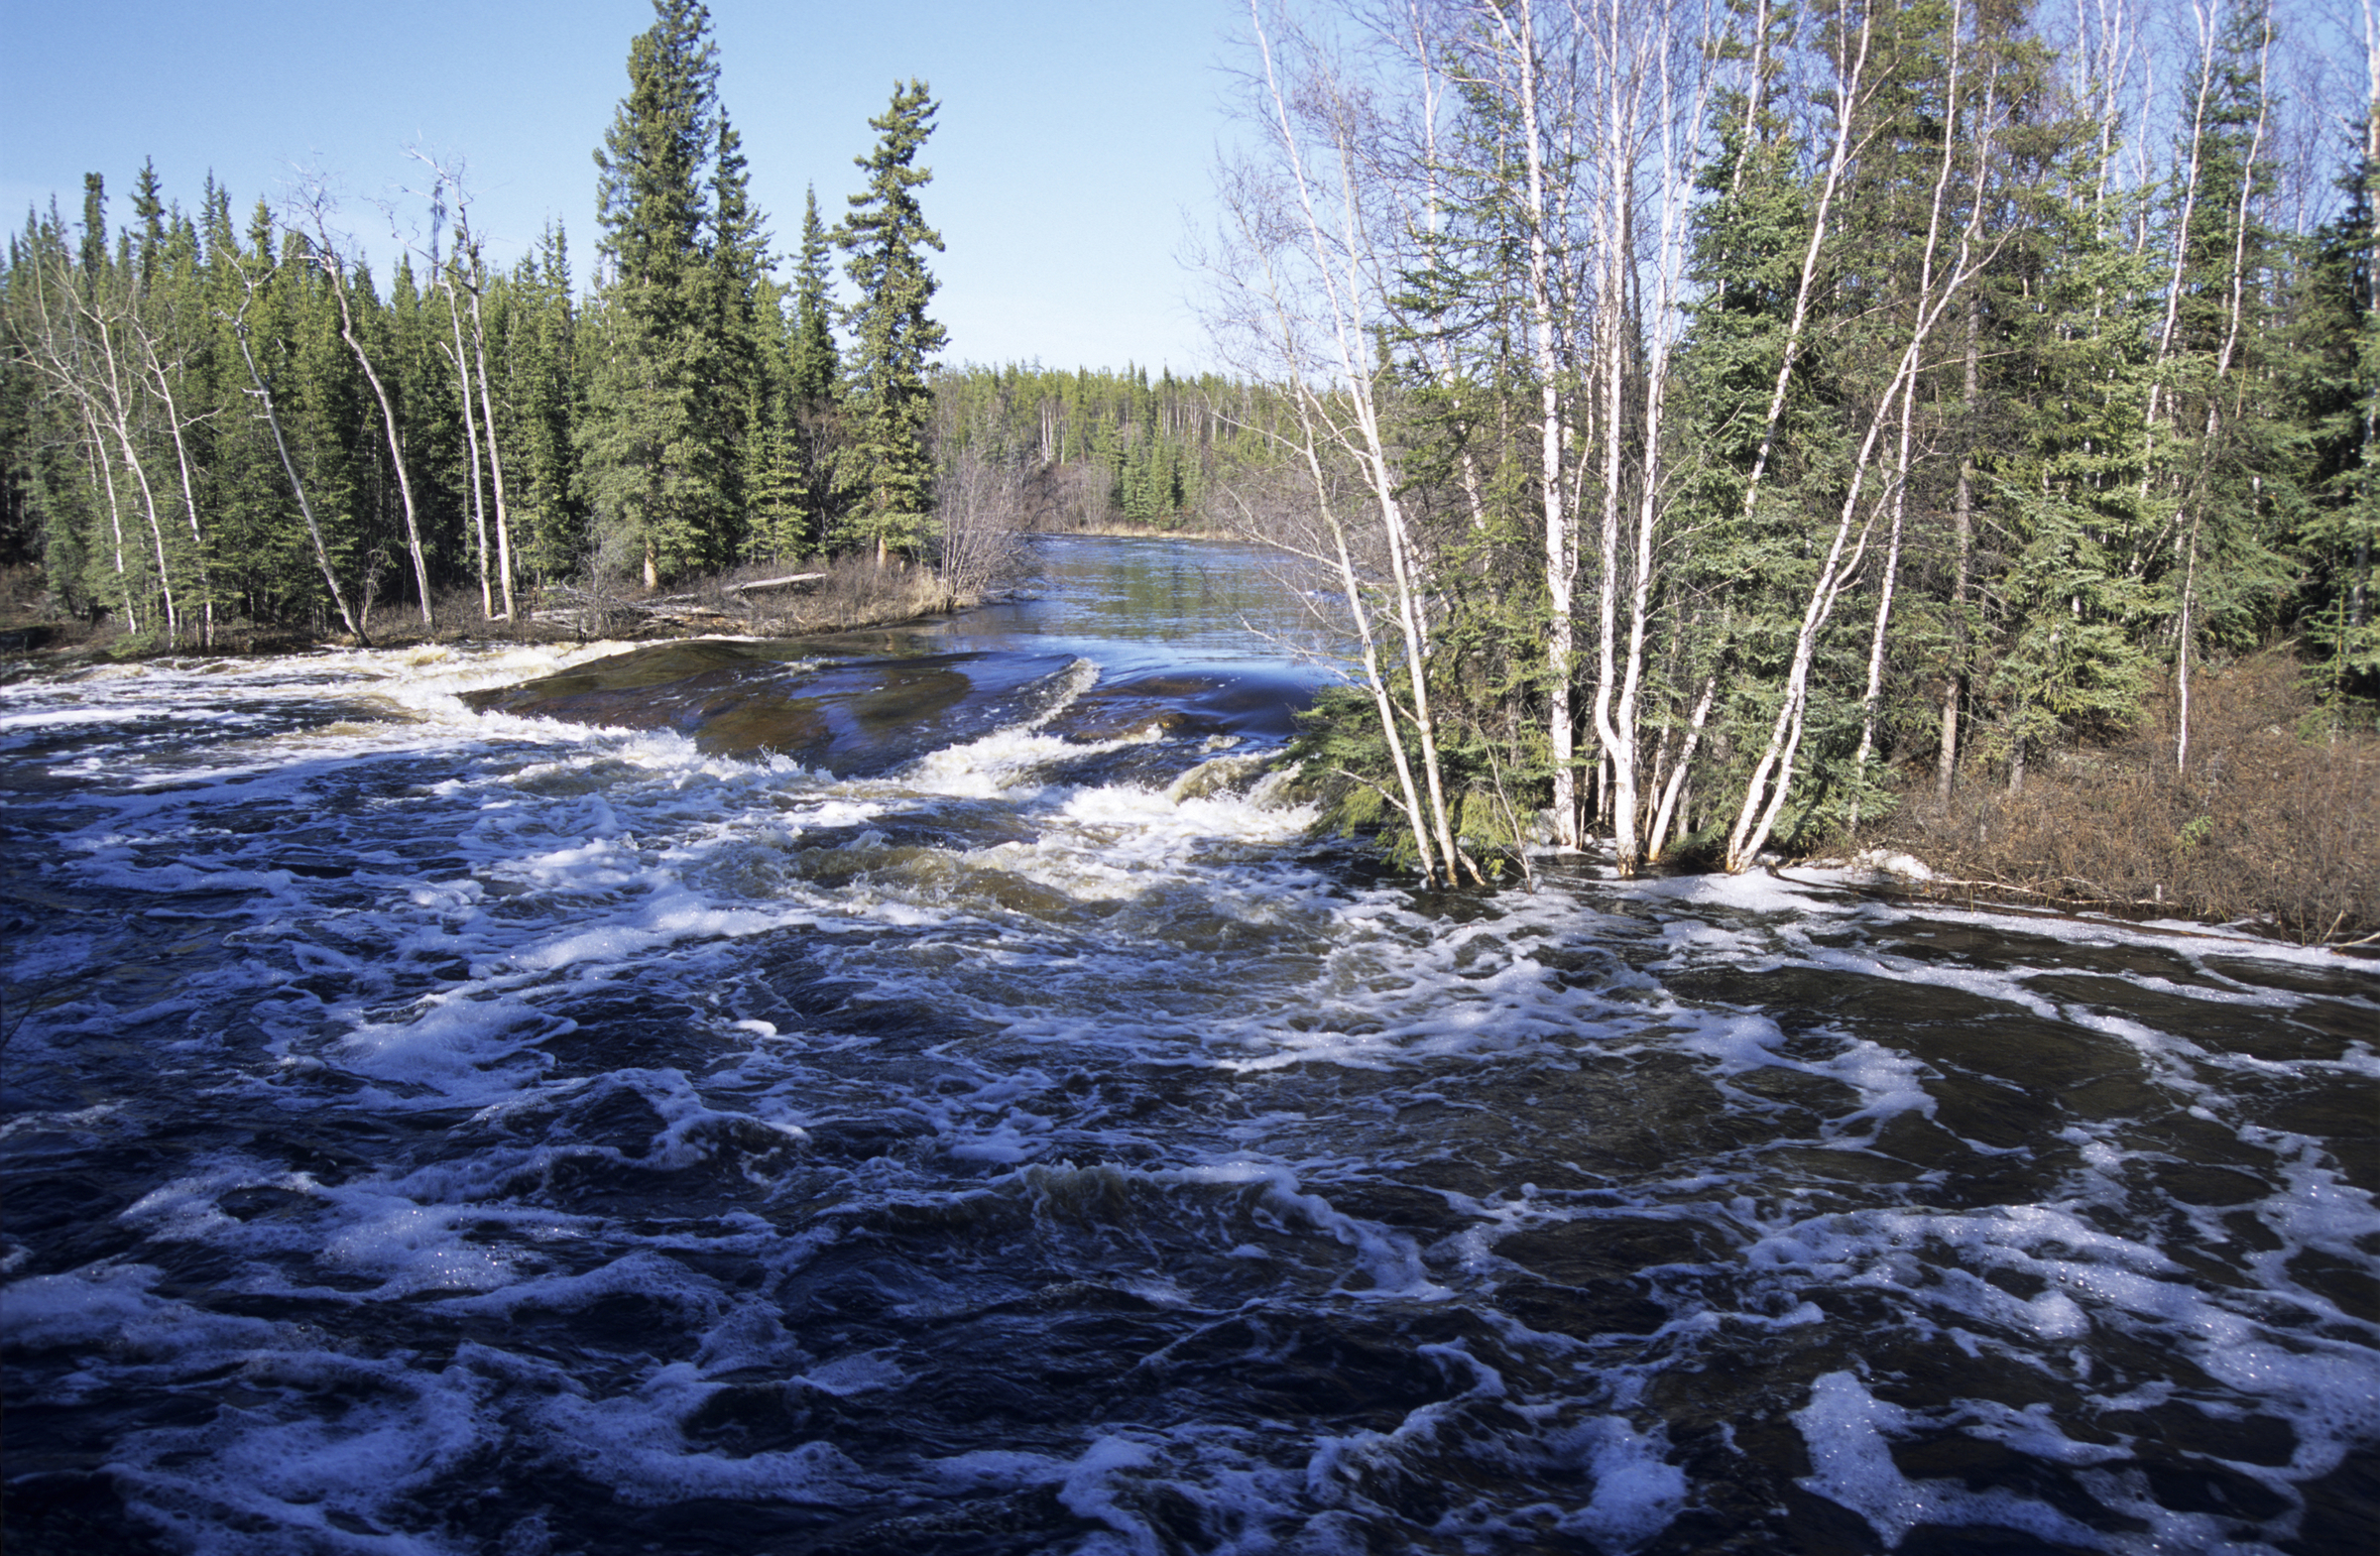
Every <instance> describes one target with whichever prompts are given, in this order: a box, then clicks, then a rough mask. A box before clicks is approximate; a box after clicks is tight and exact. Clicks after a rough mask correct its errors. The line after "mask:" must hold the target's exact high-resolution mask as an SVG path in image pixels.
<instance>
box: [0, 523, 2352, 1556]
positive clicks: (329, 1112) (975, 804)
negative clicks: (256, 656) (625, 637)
mask: <svg viewBox="0 0 2380 1556" xmlns="http://www.w3.org/2000/svg"><path fill="white" fill-rule="evenodd" d="M1044 555H1045V558H1046V560H1047V562H1048V580H1047V586H1046V588H1045V590H1044V592H1043V597H1042V598H1041V599H1040V600H1038V601H1037V602H1030V603H1023V604H1017V605H1012V606H1007V607H1002V608H999V609H994V610H987V611H982V612H978V613H975V614H973V615H970V616H967V617H964V618H961V619H959V620H956V621H953V622H949V623H944V624H940V625H938V626H936V627H934V628H932V629H930V630H925V631H918V632H892V633H874V634H867V635H862V636H860V637H855V638H849V639H842V640H831V641H817V642H804V643H724V642H705V643H693V644H673V645H660V646H654V647H648V648H641V649H630V648H627V647H625V646H622V645H608V646H607V645H595V646H589V647H587V648H585V649H579V650H556V649H516V650H499V649H485V650H457V651H451V652H449V651H423V652H418V653H402V652H389V653H335V654H318V655H308V656H302V657H297V658H278V659H261V660H239V661H232V660H214V659H204V658H186V659H179V660H167V661H157V662H151V663H146V664H139V665H127V666H121V667H112V668H104V669H86V670H81V671H77V672H71V673H65V674H56V673H35V672H32V671H30V670H29V669H27V668H26V667H24V666H21V665H20V666H18V667H17V668H16V669H15V670H14V671H13V672H11V678H9V679H8V680H7V681H6V683H5V685H0V790H5V793H4V794H0V807H4V808H0V828H4V829H5V835H4V837H0V842H4V844H5V860H4V861H0V872H4V880H5V885H6V892H7V899H6V901H5V903H0V912H5V914H6V915H7V921H8V944H9V952H10V965H9V968H8V977H9V980H10V996H9V1006H8V1010H7V1012H6V1016H5V1017H4V1018H0V1019H4V1020H5V1021H7V1022H17V1023H18V1024H17V1025H16V1026H15V1027H14V1032H13V1037H12V1038H11V1040H10V1042H9V1044H8V1047H7V1049H6V1053H5V1095H4V1098H0V1151H4V1152H5V1160H4V1163H0V1165H4V1170H5V1173H6V1179H5V1189H6V1205H5V1220H4V1222H0V1234H4V1241H0V1279H4V1280H5V1282H6V1284H5V1287H4V1288H0V1344H4V1345H5V1348H6V1349H5V1357H6V1366H7V1376H6V1418H5V1430H6V1471H5V1473H6V1477H7V1503H6V1509H5V1515H6V1530H7V1540H8V1545H9V1549H10V1550H11V1551H12V1552H25V1553H31V1552H34V1551H71V1552H75V1553H77V1556H98V1553H102V1552H119V1551H142V1550H152V1549H154V1550H166V1551H184V1550H187V1551H206V1552H218V1551H219V1552H303V1553H313V1552H342V1553H344V1552H358V1553H363V1552H370V1553H396V1552H409V1553H410V1552H493V1553H502V1556H537V1553H564V1552H633V1551H665V1552H719V1553H729V1552H733V1553H739V1556H741V1553H757V1552H782V1553H793V1552H821V1553H823V1552H854V1553H857V1552H900V1553H903V1556H942V1553H959V1552H1026V1551H1072V1552H1209V1551H1235V1552H1260V1551H1286V1552H1316V1553H1319V1552H1404V1551H1427V1552H1457V1551H1484V1552H1507V1551H1563V1552H1573V1551H1606V1552H1620V1551H1644V1552H1717V1551H1735V1552H1769V1551H1810V1552H1845V1553H1848V1552H1863V1551H1879V1550H1892V1549H1898V1550H1901V1551H1908V1552H1921V1551H1922V1552H1963V1553H1976V1552H1986V1551H1989V1552H2019V1551H2024V1552H2031V1551H2069V1550H2073V1551H2116V1552H2149V1551H2158V1552H2192V1551H2218V1550H2219V1551H2243V1552H2267V1551H2270V1552H2290V1553H2332V1552H2336V1553H2349V1552H2357V1553H2360V1552H2367V1551H2370V1550H2372V1549H2374V1548H2376V1547H2375V1544H2374V1543H2373V1542H2374V1538H2375V1531H2376V1530H2380V1467H2376V1459H2375V1444H2376V1443H2380V1312H2376V1311H2375V1290H2376V1286H2375V1272H2376V1271H2380V1209H2376V1208H2375V1198H2374V1196H2375V1193H2376V1192H2380V977H2375V972H2374V969H2373V966H2372V964H2370V963H2368V962H2355V961H2352V960H2348V959H2346V958H2343V957H2339V956H2336V955H2328V954H2322V953H2315V952H2305V951H2298V950H2293V949H2290V948H2287V947H2273V946H2268V945H2263V944H2260V943H2257V942H2254V941H2251V940H2247V939H2244V938H2239V937H2223V936H2214V935H2205V934H2194V933H2185V932H2179V931H2177V930H2171V929H2161V928H2158V927H2154V926H2126V925H2120V924H2112V923H2105V922H2095V921H2083V920H2076V919H2070V918H2060V917H2051V916H2043V915H2033V914H2026V913H2020V912H2017V911H2014V910H2008V911H1992V910H1972V911H1962V910H1957V909H1950V908H1942V907H1921V906H1912V905H1893V904H1890V903H1886V902H1881V901H1877V900H1873V899H1869V898H1862V897H1860V896H1858V895H1856V894H1853V893H1851V892H1847V891H1844V890H1841V889H1838V888H1836V887H1833V886H1830V885H1827V884H1825V883H1823V882H1822V883H1819V884H1808V883H1796V882H1789V881H1781V880H1778V879H1774V878H1770V877H1765V876H1762V877H1756V878H1746V879H1742V880H1703V879H1678V880H1667V881H1657V882H1649V883H1640V884H1632V885H1621V884H1617V883H1611V882H1606V881H1605V880H1603V879H1602V878H1601V872H1599V871H1597V870H1596V869H1594V868H1592V866H1590V865H1587V864H1584V863H1574V864H1572V865H1569V866H1565V865H1564V864H1563V863H1562V862H1560V861H1549V862H1548V870H1549V873H1550V878H1549V880H1548V881H1547V883H1546V884H1545V886H1544V887H1543V889H1542V890H1540V891H1539V892H1538V893H1536V894H1535V895H1534V896H1530V895H1524V894H1522V893H1519V892H1511V893H1505V894H1500V895H1495V896H1485V895H1475V894H1446V895H1421V894H1417V893H1416V892H1415V891H1413V890H1412V889H1411V887H1410V884H1409V883H1407V882H1405V881H1402V880H1400V879H1397V878H1394V877H1391V876H1386V875H1384V874H1382V873H1381V872H1380V871H1379V870H1378V869H1376V868H1374V867H1371V866H1369V865H1368V864H1367V863H1366V861H1365V859H1364V857H1363V856H1362V855H1361V854H1359V853H1356V852H1354V851H1352V850H1350V849H1348V848H1346V847H1344V846H1342V845H1338V844H1331V843H1318V842H1314V841H1310V840H1308V839H1307V838H1306V837H1305V835H1304V830H1305V827H1306V825H1307V823H1308V822H1309V821H1310V820H1311V819H1312V818H1311V816H1310V815H1309V814H1308V813H1306V812H1304V811H1301V810H1299V809H1297V808H1295V807H1293V806H1290V805H1288V804H1286V803H1284V802H1283V801H1282V800H1281V799H1279V798H1278V797H1277V795H1276V794H1275V793H1274V791H1273V788H1272V786H1271V785H1270V783H1269V782H1268V780H1267V779H1266V778H1264V776H1263V773H1262V766H1263V764H1262V759H1263V758H1264V757H1265V756H1266V755H1267V754H1269V753H1271V752H1272V751H1274V750H1275V749H1277V747H1278V746H1279V745H1280V744H1281V742H1282V741H1283V740H1284V738H1285V737H1286V736H1287V734H1288V732H1289V730H1290V728H1291V724H1290V710H1291V708H1292V707H1293V706H1294V704H1295V702H1296V701H1297V699H1298V698H1299V697H1300V696H1301V695H1302V694H1303V693H1304V691H1305V690H1306V689H1307V688H1309V687H1310V686H1311V685H1312V684H1313V683H1314V680H1315V678H1316V676H1315V672H1314V671H1312V670H1310V669H1308V668H1304V667H1301V666H1300V665H1299V664H1298V663H1297V662H1296V661H1294V660H1293V659H1292V658H1288V657H1286V651H1285V649H1284V648H1283V647H1282V645H1283V642H1284V640H1287V639H1292V638H1295V637H1296V636H1297V635H1299V634H1300V633H1301V632H1302V630H1303V625H1302V623H1301V621H1300V619H1299V617H1298V615H1297V613H1296V611H1295V610H1294V609H1292V608H1290V607H1291V604H1292V603H1293V602H1294V598H1295V597H1294V595H1293V594H1291V593H1289V592H1287V591H1284V590H1282V589H1280V588H1279V587H1277V586H1276V585H1275V584H1274V582H1273V581H1272V580H1270V579H1269V578H1268V577H1266V576H1265V573H1264V566H1263V563H1262V561H1261V558H1259V557H1257V556H1256V555H1254V554H1252V553H1248V552H1242V551H1238V550H1235V549H1234V548H1232V547H1228V546H1194V545H1189V544H1170V543H1163V542H1154V541H1117V540H1109V541H1101V540H1064V541H1049V542H1045V543H1044ZM1250 629H1254V630H1252V631H1251V630H1250ZM1260 634H1270V635H1271V636H1269V637H1267V636H1261V635H1260ZM28 1008H29V1014H28Z"/></svg>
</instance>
